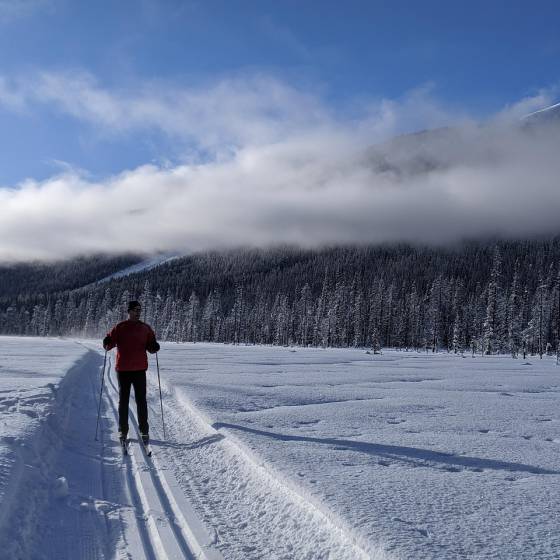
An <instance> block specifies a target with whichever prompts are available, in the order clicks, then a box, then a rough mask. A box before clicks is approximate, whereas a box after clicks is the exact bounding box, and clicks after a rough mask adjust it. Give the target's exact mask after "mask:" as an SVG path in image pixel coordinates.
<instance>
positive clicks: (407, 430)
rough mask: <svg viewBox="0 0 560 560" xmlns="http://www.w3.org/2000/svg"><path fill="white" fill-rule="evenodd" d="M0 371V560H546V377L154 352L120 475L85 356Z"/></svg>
mask: <svg viewBox="0 0 560 560" xmlns="http://www.w3.org/2000/svg"><path fill="white" fill-rule="evenodd" d="M0 352H1V354H2V357H3V360H2V366H1V367H0V551H2V554H0V557H4V556H2V555H5V557H6V558H44V559H51V558H133V559H135V560H136V559H137V558H149V559H154V558H157V559H159V558H208V559H213V560H218V559H220V558H225V559H229V558H232V559H261V558H285V559H288V558H294V559H298V560H299V559H300V558H304V559H305V558H307V559H315V558H330V559H346V558H347V559H357V558H378V559H392V558H400V559H420V558H422V559H435V558H437V559H442V558H444V559H455V558H457V559H459V558H469V559H470V558H477V559H478V558H480V559H482V558H492V559H508V560H509V559H513V558H516V559H518V558H519V559H521V558H527V559H552V558H560V536H559V535H558V530H557V529H558V525H559V521H560V519H559V512H560V505H559V504H560V500H559V498H560V492H559V489H560V464H559V456H560V453H559V451H560V434H559V433H558V426H559V421H560V412H559V407H558V404H559V402H558V394H559V391H560V368H559V367H557V366H556V365H555V361H554V360H553V359H552V358H545V359H543V360H539V359H537V358H534V357H531V358H530V359H528V360H521V359H520V360H513V359H511V358H509V357H476V358H471V357H470V356H468V357H465V358H463V357H461V356H457V355H449V354H436V355H433V354H418V353H415V352H393V351H390V352H389V351H386V352H384V353H383V354H381V355H373V354H368V353H366V352H364V351H363V350H358V349H310V348H309V349H302V348H278V347H245V346H228V345H215V344H172V343H167V344H163V345H162V350H161V351H160V353H159V363H160V370H161V378H162V389H163V398H164V414H165V428H166V436H167V437H166V438H165V439H164V438H163V426H162V423H161V415H160V406H159V394H158V384H157V372H156V370H155V361H154V360H153V359H152V358H151V363H150V365H151V367H150V372H149V383H150V387H149V393H150V395H149V407H150V424H151V436H152V450H153V457H152V458H148V457H146V456H145V454H144V453H143V452H142V450H141V448H140V447H139V445H138V442H137V436H136V432H135V430H136V428H137V426H136V423H135V418H134V416H133V415H132V416H131V435H132V439H133V442H132V446H131V456H130V457H128V458H127V457H123V455H122V453H121V450H120V446H119V445H118V442H117V441H116V438H115V432H116V403H117V385H116V378H115V372H114V371H113V369H112V366H109V367H108V368H107V374H106V376H105V389H104V396H103V400H102V403H101V422H100V426H99V440H98V441H94V435H95V424H96V416H97V404H98V397H99V391H100V379H101V366H102V364H103V353H102V352H101V351H100V348H99V342H97V341H67V340H57V339H36V338H33V339H31V338H14V337H0ZM112 358H113V356H112V353H109V355H108V362H111V363H112ZM132 404H133V402H132ZM132 408H134V407H132Z"/></svg>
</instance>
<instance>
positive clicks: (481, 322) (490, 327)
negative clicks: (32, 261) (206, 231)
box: [0, 238, 560, 355]
mask: <svg viewBox="0 0 560 560" xmlns="http://www.w3.org/2000/svg"><path fill="white" fill-rule="evenodd" d="M68 270H74V272H75V275H72V274H68V277H67V279H66V281H67V284H68V286H74V287H75V286H76V285H77V283H78V281H79V280H80V279H81V277H80V268H79V267H77V268H75V267H73V266H72V265H71V263H68ZM82 283H83V284H86V283H87V281H85V280H84V281H83V282H82ZM22 285H24V286H25V289H24V290H23V292H22V293H20V294H16V292H17V287H16V286H15V285H12V286H11V287H10V289H9V290H7V292H6V291H3V293H2V295H1V298H0V302H1V307H0V332H2V333H4V334H21V335H54V336H56V335H79V336H88V337H99V336H101V335H102V334H103V333H104V332H105V331H106V330H107V329H108V328H109V327H110V326H111V325H112V324H114V323H115V322H117V321H119V320H121V319H122V318H124V316H125V312H124V311H125V306H126V302H127V301H128V300H129V299H133V298H137V299H140V300H141V302H142V303H143V305H144V314H145V317H144V318H145V320H146V321H147V322H149V323H150V324H152V325H153V326H154V328H155V330H156V332H157V334H158V336H159V337H160V338H161V339H163V340H176V341H203V340H204V341H216V342H233V343H249V344H255V343H256V344H280V345H289V344H296V345H317V346H319V345H323V346H358V347H367V348H374V349H378V348H381V347H398V348H407V349H411V348H416V349H424V350H431V351H436V350H440V349H444V350H453V351H457V352H459V351H465V350H467V351H471V352H472V351H476V352H481V353H495V352H508V353H511V354H512V355H517V353H519V352H523V351H527V352H530V353H537V354H542V353H544V352H547V351H548V352H552V351H556V350H557V348H558V340H559V337H560V238H553V239H546V240H533V241H508V242H506V241H500V242H497V243H496V242H492V243H478V242H477V243H468V244H465V245H462V246H460V247H454V248H434V247H421V248H420V247H413V246H408V245H399V246H377V247H333V248H325V249H322V250H303V249H298V248H293V247H280V248H276V249H269V250H259V249H244V250H241V249H240V250H237V251H228V252H207V253H200V254H194V255H191V256H188V257H183V258H180V259H175V260H173V261H171V262H169V263H166V264H163V265H161V266H159V267H157V268H154V269H152V270H148V271H144V272H140V273H137V274H133V275H129V276H126V277H123V278H118V279H114V280H110V281H108V282H103V283H100V284H97V285H90V286H87V287H84V288H79V289H69V288H68V287H67V288H65V289H60V288H59V286H58V285H56V284H53V280H52V278H49V275H48V274H45V283H44V284H43V285H41V283H40V282H39V281H37V280H36V281H35V286H36V291H34V292H33V293H30V291H29V287H28V286H29V285H30V284H29V283H28V284H22ZM53 286H54V289H53Z"/></svg>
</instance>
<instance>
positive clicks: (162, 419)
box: [156, 352, 167, 439]
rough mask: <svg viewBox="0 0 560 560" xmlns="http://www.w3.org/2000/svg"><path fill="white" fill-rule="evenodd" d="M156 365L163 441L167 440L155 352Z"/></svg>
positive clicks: (157, 361)
mask: <svg viewBox="0 0 560 560" xmlns="http://www.w3.org/2000/svg"><path fill="white" fill-rule="evenodd" d="M156 365H157V380H158V385H159V404H160V406H161V423H162V424H163V439H167V437H166V435H165V419H164V418H163V400H162V398H161V381H160V378H159V360H158V355H157V352H156Z"/></svg>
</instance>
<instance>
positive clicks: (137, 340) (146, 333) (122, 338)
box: [103, 320, 159, 371]
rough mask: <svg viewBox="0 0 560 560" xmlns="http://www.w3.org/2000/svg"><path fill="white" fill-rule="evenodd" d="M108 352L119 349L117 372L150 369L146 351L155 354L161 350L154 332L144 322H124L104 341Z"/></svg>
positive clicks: (115, 327) (114, 328)
mask: <svg viewBox="0 0 560 560" xmlns="http://www.w3.org/2000/svg"><path fill="white" fill-rule="evenodd" d="M103 345H104V346H105V348H106V349H107V350H111V349H112V348H114V347H115V346H116V347H117V363H116V365H115V369H116V370H117V371H140V370H146V369H148V357H147V356H146V350H147V351H148V352H150V354H154V353H155V352H157V351H158V350H159V344H158V343H157V342H156V335H155V334H154V331H153V330H152V328H151V327H150V325H147V324H146V323H143V322H142V321H130V320H126V321H122V322H121V323H119V324H118V325H116V326H114V327H113V329H112V330H111V331H110V332H109V333H108V334H107V336H106V337H105V339H104V340H103Z"/></svg>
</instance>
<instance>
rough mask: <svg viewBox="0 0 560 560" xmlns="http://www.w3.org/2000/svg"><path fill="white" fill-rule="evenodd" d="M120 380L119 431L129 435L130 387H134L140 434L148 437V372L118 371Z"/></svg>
mask: <svg viewBox="0 0 560 560" xmlns="http://www.w3.org/2000/svg"><path fill="white" fill-rule="evenodd" d="M117 378H118V380H119V430H120V432H121V434H128V401H129V400H130V387H131V385H134V398H135V399H136V410H137V411H138V427H139V428H140V433H141V434H145V435H148V433H149V429H150V427H149V426H148V403H147V402H146V371H145V370H140V371H118V372H117Z"/></svg>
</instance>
